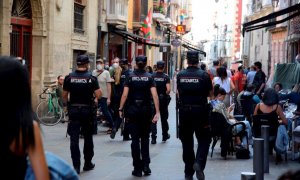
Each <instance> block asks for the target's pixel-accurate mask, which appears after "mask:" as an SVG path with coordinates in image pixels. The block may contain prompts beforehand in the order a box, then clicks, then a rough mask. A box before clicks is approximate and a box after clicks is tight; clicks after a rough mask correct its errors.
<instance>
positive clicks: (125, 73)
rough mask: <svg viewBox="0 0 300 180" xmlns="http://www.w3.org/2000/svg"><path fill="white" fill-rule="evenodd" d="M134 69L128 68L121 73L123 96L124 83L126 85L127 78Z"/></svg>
mask: <svg viewBox="0 0 300 180" xmlns="http://www.w3.org/2000/svg"><path fill="white" fill-rule="evenodd" d="M131 72H132V71H131V70H129V69H127V70H125V71H122V73H121V79H120V86H121V87H120V89H121V92H120V93H121V96H122V93H123V89H124V85H125V81H126V79H127V78H128V76H129V74H130V73H131Z"/></svg>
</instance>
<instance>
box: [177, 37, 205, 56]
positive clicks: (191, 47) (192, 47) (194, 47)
mask: <svg viewBox="0 0 300 180" xmlns="http://www.w3.org/2000/svg"><path fill="white" fill-rule="evenodd" d="M181 45H182V47H184V48H186V49H188V50H191V51H198V52H199V53H200V54H203V56H204V57H206V52H204V51H202V50H201V49H199V48H197V47H196V46H194V45H192V44H191V43H189V42H187V41H185V40H183V41H182V42H181Z"/></svg>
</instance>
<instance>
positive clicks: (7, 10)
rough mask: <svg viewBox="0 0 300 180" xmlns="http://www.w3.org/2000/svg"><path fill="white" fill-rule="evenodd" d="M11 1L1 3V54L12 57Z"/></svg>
mask: <svg viewBox="0 0 300 180" xmlns="http://www.w3.org/2000/svg"><path fill="white" fill-rule="evenodd" d="M11 6H12V3H11V2H10V1H1V2H0V43H1V47H0V54H1V55H7V56H8V55H10V32H11V26H10V18H11V8H12V7H11Z"/></svg>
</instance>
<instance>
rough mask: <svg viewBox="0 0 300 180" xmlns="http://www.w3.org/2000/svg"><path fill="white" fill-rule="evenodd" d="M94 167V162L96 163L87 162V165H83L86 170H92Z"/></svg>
mask: <svg viewBox="0 0 300 180" xmlns="http://www.w3.org/2000/svg"><path fill="white" fill-rule="evenodd" d="M94 168H95V164H94V163H89V164H85V165H84V166H83V170H84V171H90V170H92V169H94Z"/></svg>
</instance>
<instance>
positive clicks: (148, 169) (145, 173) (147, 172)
mask: <svg viewBox="0 0 300 180" xmlns="http://www.w3.org/2000/svg"><path fill="white" fill-rule="evenodd" d="M143 172H144V175H145V176H149V175H150V174H151V169H150V167H149V165H145V166H144V168H143Z"/></svg>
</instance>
